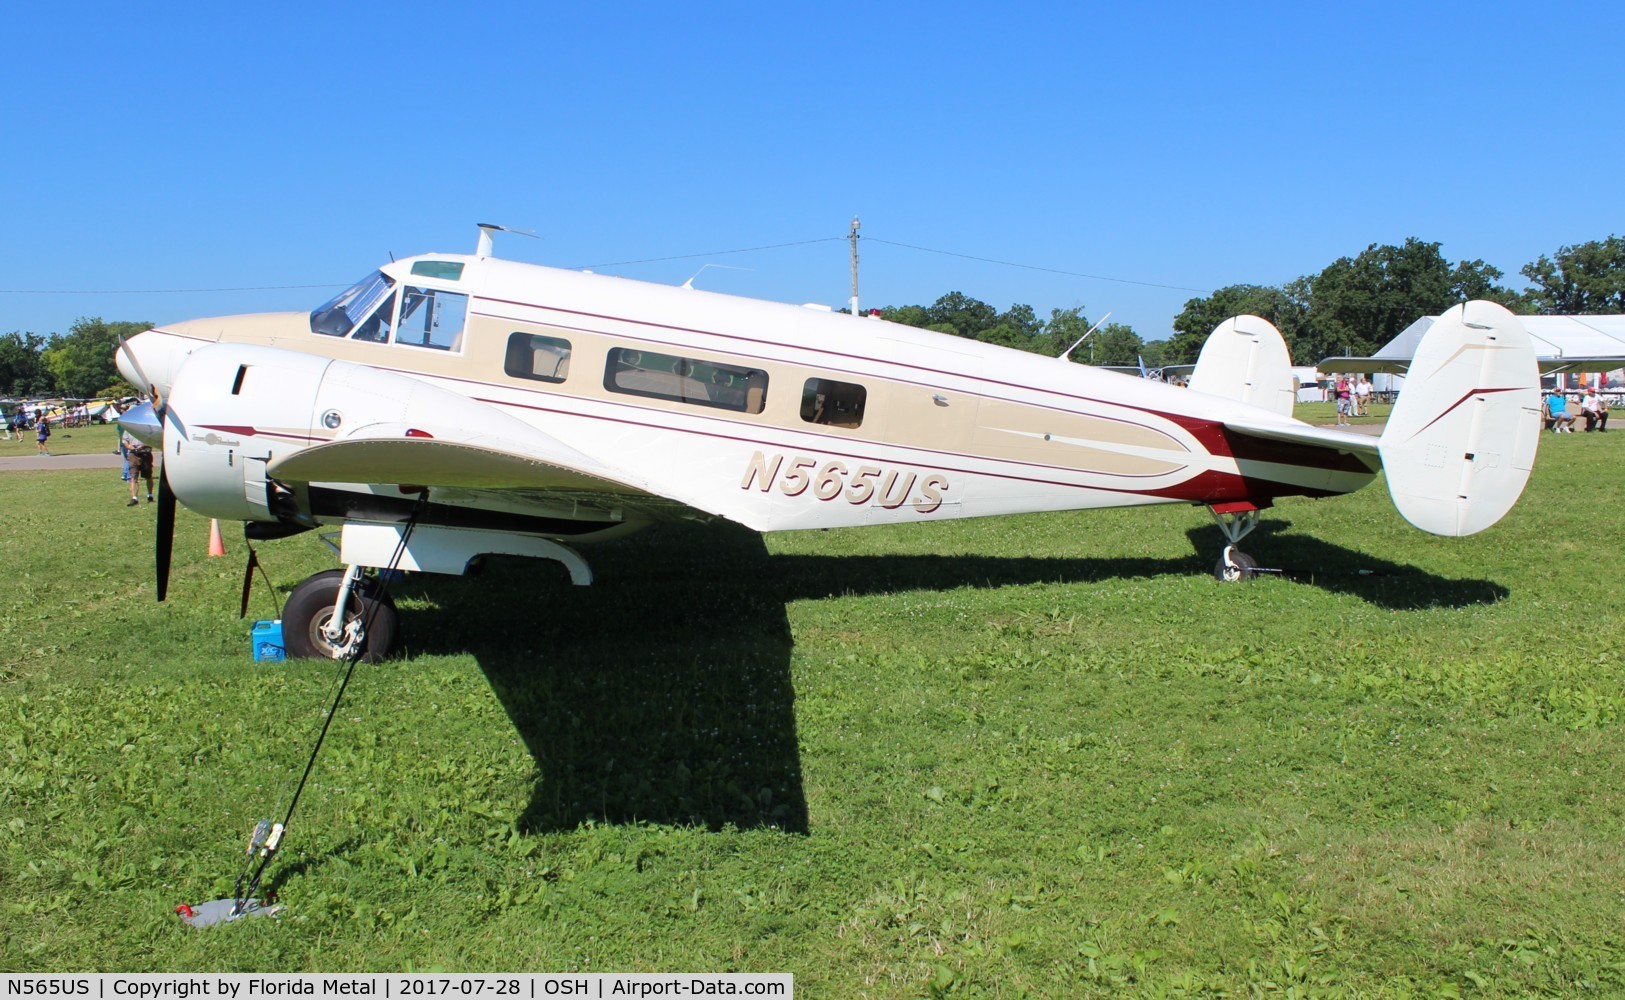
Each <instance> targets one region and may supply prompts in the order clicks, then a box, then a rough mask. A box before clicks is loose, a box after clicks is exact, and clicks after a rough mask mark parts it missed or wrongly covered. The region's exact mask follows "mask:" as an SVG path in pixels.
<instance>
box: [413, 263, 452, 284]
mask: <svg viewBox="0 0 1625 1000" xmlns="http://www.w3.org/2000/svg"><path fill="white" fill-rule="evenodd" d="M412 273H413V274H416V275H421V276H422V277H425V278H441V279H444V280H446V281H458V280H460V279H461V278H462V276H463V262H462V261H460V260H419V261H414V262H413V263H412Z"/></svg>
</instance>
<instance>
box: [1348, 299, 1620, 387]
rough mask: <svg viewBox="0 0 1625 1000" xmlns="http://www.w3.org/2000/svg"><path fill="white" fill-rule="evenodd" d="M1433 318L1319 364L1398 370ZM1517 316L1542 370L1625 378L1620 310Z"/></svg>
mask: <svg viewBox="0 0 1625 1000" xmlns="http://www.w3.org/2000/svg"><path fill="white" fill-rule="evenodd" d="M1437 320H1438V317H1437V316H1423V317H1422V318H1421V319H1419V320H1417V321H1416V322H1414V323H1412V324H1411V325H1410V326H1407V327H1406V328H1405V329H1403V330H1401V331H1399V336H1397V337H1395V338H1394V339H1393V340H1390V341H1389V342H1388V343H1386V344H1384V345H1382V347H1381V348H1379V349H1378V350H1377V352H1376V353H1375V354H1373V355H1371V357H1369V358H1327V359H1325V360H1324V361H1322V362H1321V363H1320V370H1321V371H1336V372H1390V373H1397V374H1404V372H1405V370H1406V369H1407V368H1409V367H1410V363H1411V358H1412V357H1414V356H1415V354H1416V345H1417V344H1419V343H1421V342H1422V335H1423V334H1425V333H1427V332H1428V329H1429V328H1430V327H1432V326H1433V324H1434V322H1435V321H1437ZM1518 322H1520V323H1522V324H1523V328H1524V329H1525V330H1528V331H1529V338H1530V340H1532V341H1533V342H1534V346H1535V360H1536V361H1538V362H1540V372H1541V374H1542V375H1553V374H1563V373H1568V372H1574V373H1583V372H1607V373H1608V375H1607V381H1608V382H1610V383H1613V384H1616V385H1617V384H1619V383H1620V382H1622V381H1625V375H1622V374H1621V369H1625V316H1519V317H1518ZM1395 381H1396V382H1397V381H1400V380H1395ZM1582 381H1583V380H1582ZM1378 388H1379V389H1380V388H1382V387H1381V386H1380V385H1379V386H1378ZM1395 388H1397V385H1396V386H1395Z"/></svg>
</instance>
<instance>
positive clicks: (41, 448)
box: [34, 417, 51, 458]
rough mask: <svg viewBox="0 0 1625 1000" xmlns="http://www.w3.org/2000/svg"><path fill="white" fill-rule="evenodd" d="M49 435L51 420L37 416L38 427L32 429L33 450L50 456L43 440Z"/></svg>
mask: <svg viewBox="0 0 1625 1000" xmlns="http://www.w3.org/2000/svg"><path fill="white" fill-rule="evenodd" d="M50 437H51V422H50V421H49V420H46V419H45V418H44V417H40V418H39V427H38V428H37V429H36V430H35V431H34V450H35V451H37V452H39V453H40V454H41V455H44V456H46V457H47V458H49V457H50V455H51V452H50V451H49V450H48V449H47V448H46V447H45V442H46V441H48V440H50Z"/></svg>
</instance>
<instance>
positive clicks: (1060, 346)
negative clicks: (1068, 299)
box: [1043, 306, 1094, 364]
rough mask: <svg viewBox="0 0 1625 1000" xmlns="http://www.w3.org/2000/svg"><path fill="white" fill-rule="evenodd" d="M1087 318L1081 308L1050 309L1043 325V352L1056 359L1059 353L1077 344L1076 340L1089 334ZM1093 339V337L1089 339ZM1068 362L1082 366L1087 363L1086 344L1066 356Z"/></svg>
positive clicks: (1087, 351)
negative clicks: (1075, 362)
mask: <svg viewBox="0 0 1625 1000" xmlns="http://www.w3.org/2000/svg"><path fill="white" fill-rule="evenodd" d="M1093 325H1094V324H1093V323H1090V322H1089V317H1087V316H1085V315H1084V314H1083V307H1082V306H1073V307H1072V308H1071V309H1051V310H1050V311H1049V322H1048V323H1046V324H1044V340H1045V341H1046V343H1045V344H1044V352H1043V353H1045V354H1048V355H1050V356H1051V357H1055V358H1058V357H1060V356H1061V352H1062V351H1064V350H1066V349H1067V348H1069V347H1071V346H1072V345H1073V344H1076V343H1077V342H1078V338H1080V337H1082V336H1083V335H1084V334H1086V333H1088V332H1089V328H1090V327H1091V326H1093ZM1090 339H1091V340H1092V339H1094V338H1093V337H1091V338H1090ZM1067 357H1068V359H1069V360H1072V361H1077V362H1080V363H1082V364H1088V363H1089V349H1088V342H1087V341H1085V342H1084V344H1083V346H1080V347H1079V348H1078V349H1077V350H1075V351H1073V352H1072V353H1071V354H1069V355H1067Z"/></svg>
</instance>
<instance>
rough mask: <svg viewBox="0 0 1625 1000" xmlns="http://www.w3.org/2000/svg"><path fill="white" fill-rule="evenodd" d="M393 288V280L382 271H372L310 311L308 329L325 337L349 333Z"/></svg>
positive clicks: (342, 335)
mask: <svg viewBox="0 0 1625 1000" xmlns="http://www.w3.org/2000/svg"><path fill="white" fill-rule="evenodd" d="M394 287H395V282H394V280H393V279H391V278H390V277H388V276H387V275H385V274H384V272H382V271H374V272H372V273H371V274H369V275H367V276H366V277H365V278H362V279H361V280H360V281H358V282H356V283H355V284H353V285H351V286H350V287H349V288H346V289H345V290H344V291H342V292H340V293H338V294H337V295H335V296H333V297H332V298H330V299H328V300H327V301H326V302H324V303H322V304H321V305H319V306H317V307H316V308H315V309H314V310H312V312H311V314H310V332H311V333H320V334H323V335H324V336H328V337H345V336H349V333H350V331H351V330H353V329H355V325H356V324H357V323H358V322H360V321H361V320H363V319H365V318H366V317H367V314H368V313H370V312H372V310H373V307H374V306H376V305H377V304H378V303H379V302H380V301H381V300H383V299H384V298H385V297H387V296H388V295H389V293H390V290H391V289H393V288H394ZM386 322H387V320H386Z"/></svg>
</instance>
